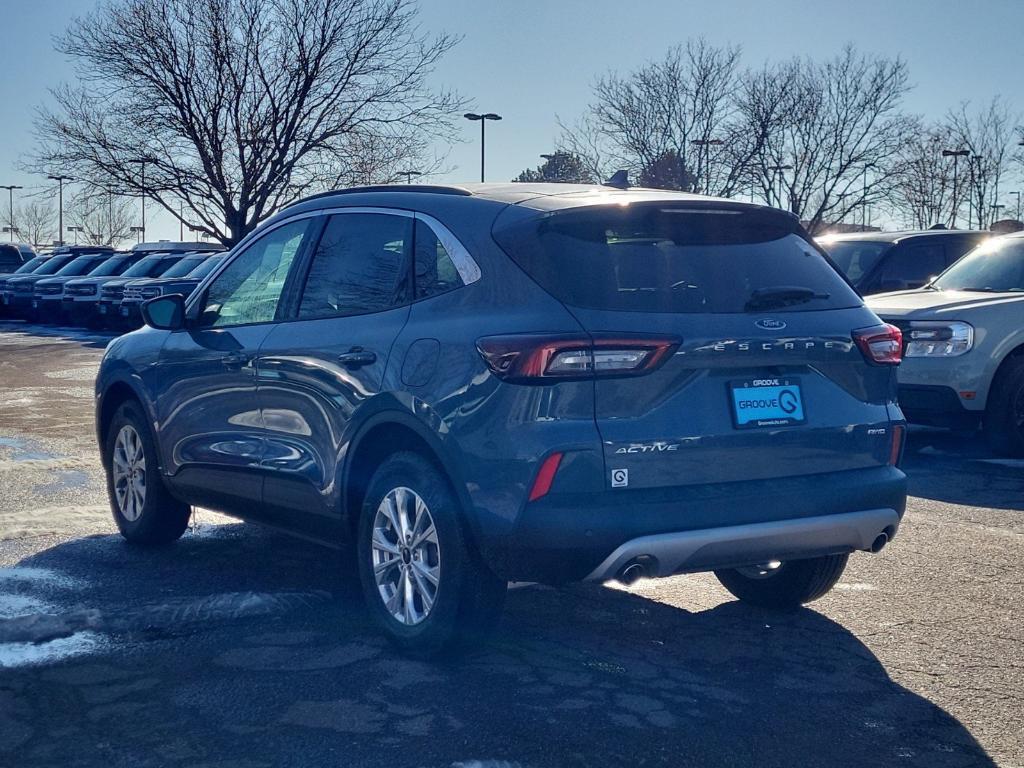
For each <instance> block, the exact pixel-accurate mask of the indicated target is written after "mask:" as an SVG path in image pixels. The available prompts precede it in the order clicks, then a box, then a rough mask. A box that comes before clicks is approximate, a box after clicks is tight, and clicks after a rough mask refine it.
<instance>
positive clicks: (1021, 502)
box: [902, 430, 1024, 512]
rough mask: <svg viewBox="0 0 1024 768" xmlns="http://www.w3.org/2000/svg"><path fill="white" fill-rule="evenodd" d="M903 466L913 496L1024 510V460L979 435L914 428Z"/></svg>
mask: <svg viewBox="0 0 1024 768" xmlns="http://www.w3.org/2000/svg"><path fill="white" fill-rule="evenodd" d="M902 469H903V471H904V472H906V473H907V478H908V490H909V493H910V495H911V496H917V497H918V498H922V499H933V500H935V501H942V502H946V503H948V504H963V505H966V506H972V507H982V508H991V509H1005V510H1012V511H1018V512H1022V511H1024V461H1021V460H1019V459H1007V458H1002V457H998V456H996V455H994V454H993V453H992V452H991V451H990V450H989V449H988V446H986V445H985V442H984V440H983V439H982V438H981V436H980V435H966V434H963V433H957V432H951V431H946V430H921V431H916V432H912V433H911V434H910V436H909V437H908V440H907V447H906V450H905V452H904V455H903V464H902Z"/></svg>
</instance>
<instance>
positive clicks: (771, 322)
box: [754, 317, 786, 331]
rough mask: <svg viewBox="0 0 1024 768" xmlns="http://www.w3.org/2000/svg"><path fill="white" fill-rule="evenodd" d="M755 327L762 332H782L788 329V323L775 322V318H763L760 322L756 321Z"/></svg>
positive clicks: (782, 321)
mask: <svg viewBox="0 0 1024 768" xmlns="http://www.w3.org/2000/svg"><path fill="white" fill-rule="evenodd" d="M754 325H756V326H757V327H758V328H760V329H761V330H762V331H781V330H782V329H783V328H785V327H786V323H785V321H784V320H775V319H774V318H771V317H763V318H761V319H760V320H756V321H755V322H754Z"/></svg>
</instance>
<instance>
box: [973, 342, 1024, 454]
mask: <svg viewBox="0 0 1024 768" xmlns="http://www.w3.org/2000/svg"><path fill="white" fill-rule="evenodd" d="M983 428H984V432H985V439H986V440H987V441H988V444H989V446H990V447H991V448H992V450H993V451H995V452H996V453H1000V454H1003V455H1007V456H1019V455H1021V454H1024V357H1019V358H1011V359H1010V360H1009V361H1007V363H1006V366H1005V367H1004V368H1003V369H1002V370H1001V371H1000V372H999V376H998V377H997V378H996V380H995V381H994V382H993V383H992V391H991V392H990V393H989V398H988V407H987V408H986V409H985V419H984V421H983Z"/></svg>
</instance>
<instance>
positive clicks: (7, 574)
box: [0, 565, 82, 588]
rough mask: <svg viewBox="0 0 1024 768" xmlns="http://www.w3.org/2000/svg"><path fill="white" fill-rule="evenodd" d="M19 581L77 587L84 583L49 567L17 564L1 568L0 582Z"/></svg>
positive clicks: (44, 585)
mask: <svg viewBox="0 0 1024 768" xmlns="http://www.w3.org/2000/svg"><path fill="white" fill-rule="evenodd" d="M9 582H18V583H22V584H25V583H28V584H32V585H33V586H43V587H64V588H75V587H80V586H81V585H82V584H81V582H80V581H78V580H77V579H73V578H71V577H70V576H66V575H65V574H63V573H58V572H57V571H51V570H49V569H47V568H33V567H31V566H21V565H16V566H13V567H11V568H0V584H4V583H9Z"/></svg>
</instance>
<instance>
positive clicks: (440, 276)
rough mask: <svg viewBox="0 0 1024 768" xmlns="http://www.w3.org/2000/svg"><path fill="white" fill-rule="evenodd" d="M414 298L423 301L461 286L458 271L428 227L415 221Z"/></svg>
mask: <svg viewBox="0 0 1024 768" xmlns="http://www.w3.org/2000/svg"><path fill="white" fill-rule="evenodd" d="M415 261H416V298H417V299H425V298H428V297H430V296H437V295H438V294H440V293H447V292H448V291H450V290H452V289H454V288H458V287H460V286H462V285H463V282H462V277H461V276H460V275H459V270H458V269H457V268H456V267H455V262H453V261H452V257H451V256H450V255H449V254H448V251H447V249H446V248H445V247H444V244H443V243H442V242H441V241H440V240H439V239H438V237H437V234H436V233H435V232H434V230H433V229H431V228H430V225H429V224H427V223H426V222H424V221H420V220H419V219H417V221H416V256H415Z"/></svg>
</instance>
